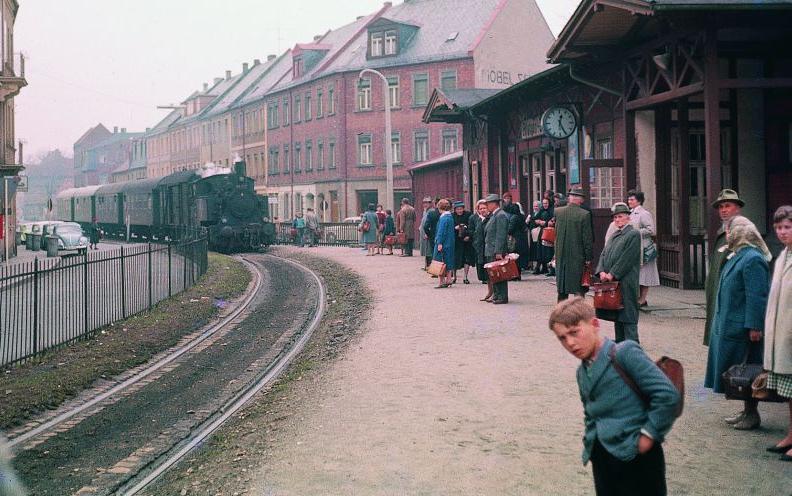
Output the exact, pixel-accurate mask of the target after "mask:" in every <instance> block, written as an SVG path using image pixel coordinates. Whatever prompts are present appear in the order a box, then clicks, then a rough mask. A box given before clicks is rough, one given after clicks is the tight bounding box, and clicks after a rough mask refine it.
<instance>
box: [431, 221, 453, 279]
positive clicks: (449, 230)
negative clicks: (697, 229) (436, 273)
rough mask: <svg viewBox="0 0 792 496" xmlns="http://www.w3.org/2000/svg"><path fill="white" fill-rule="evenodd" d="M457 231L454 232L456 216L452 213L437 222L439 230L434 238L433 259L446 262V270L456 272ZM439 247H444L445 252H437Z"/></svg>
mask: <svg viewBox="0 0 792 496" xmlns="http://www.w3.org/2000/svg"><path fill="white" fill-rule="evenodd" d="M455 239H456V231H455V230H454V216H453V215H451V214H450V213H449V214H447V215H441V216H440V220H439V221H437V230H436V232H435V238H434V251H433V252H432V259H434V260H440V261H441V262H445V264H446V270H454V269H455V267H454V260H455V258H454V240H455ZM437 245H443V251H442V252H438V251H437Z"/></svg>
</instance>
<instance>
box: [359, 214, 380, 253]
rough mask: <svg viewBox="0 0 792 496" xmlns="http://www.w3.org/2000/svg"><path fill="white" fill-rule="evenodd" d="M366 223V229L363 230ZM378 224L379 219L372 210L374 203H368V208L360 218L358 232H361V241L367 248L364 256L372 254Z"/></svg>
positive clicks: (375, 244)
mask: <svg viewBox="0 0 792 496" xmlns="http://www.w3.org/2000/svg"><path fill="white" fill-rule="evenodd" d="M367 224H368V230H365V229H364V227H365V226H366V225H367ZM378 225H379V219H378V218H377V214H376V213H375V212H374V204H373V203H369V204H368V209H367V210H366V212H365V213H364V214H363V218H362V219H360V230H361V231H360V232H361V233H362V234H363V240H362V243H363V244H364V245H366V248H367V249H368V253H366V256H372V255H374V248H376V246H377V226H378Z"/></svg>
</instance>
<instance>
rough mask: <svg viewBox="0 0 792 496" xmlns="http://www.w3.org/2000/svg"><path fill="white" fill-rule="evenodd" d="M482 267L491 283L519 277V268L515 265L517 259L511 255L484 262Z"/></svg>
mask: <svg viewBox="0 0 792 496" xmlns="http://www.w3.org/2000/svg"><path fill="white" fill-rule="evenodd" d="M484 269H485V270H486V271H487V276H488V277H489V280H490V282H492V283H497V282H503V281H511V280H512V279H516V278H518V277H520V268H519V267H517V261H516V260H514V258H512V257H506V258H503V259H501V260H495V261H494V262H490V263H487V264H484Z"/></svg>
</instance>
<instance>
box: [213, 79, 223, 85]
mask: <svg viewBox="0 0 792 496" xmlns="http://www.w3.org/2000/svg"><path fill="white" fill-rule="evenodd" d="M222 80H223V78H214V84H217V83H219V82H220V81H222Z"/></svg>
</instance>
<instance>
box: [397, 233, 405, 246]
mask: <svg viewBox="0 0 792 496" xmlns="http://www.w3.org/2000/svg"><path fill="white" fill-rule="evenodd" d="M396 244H397V245H406V244H407V233H405V232H400V233H396Z"/></svg>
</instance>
